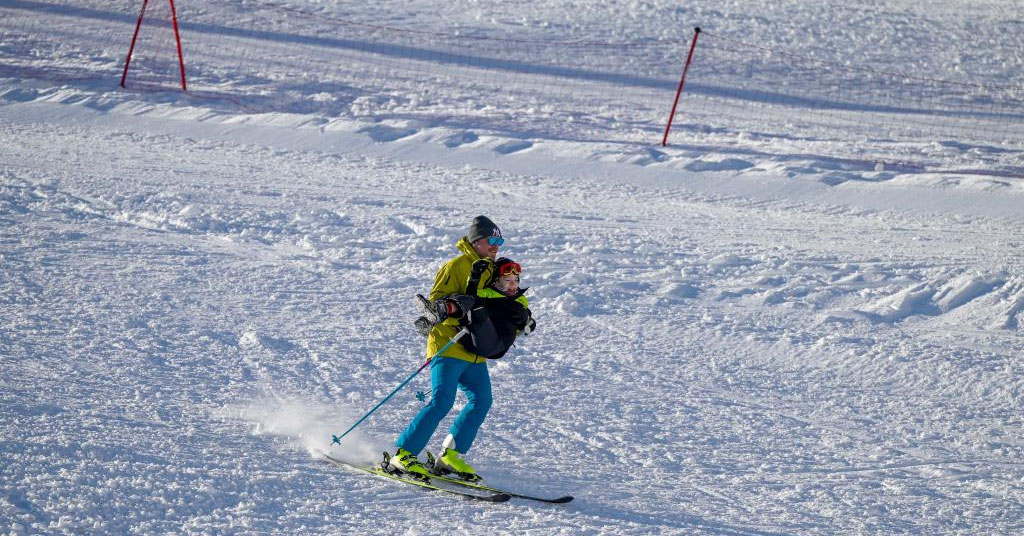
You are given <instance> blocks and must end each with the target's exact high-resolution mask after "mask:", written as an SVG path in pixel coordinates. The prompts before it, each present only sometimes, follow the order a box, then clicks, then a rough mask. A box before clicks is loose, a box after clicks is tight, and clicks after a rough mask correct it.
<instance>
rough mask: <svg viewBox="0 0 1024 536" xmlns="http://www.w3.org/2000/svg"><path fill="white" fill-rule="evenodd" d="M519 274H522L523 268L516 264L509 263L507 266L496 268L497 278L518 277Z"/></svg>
mask: <svg viewBox="0 0 1024 536" xmlns="http://www.w3.org/2000/svg"><path fill="white" fill-rule="evenodd" d="M521 273H523V267H522V266H519V263H518V262H510V263H508V264H502V265H501V267H500V268H498V275H499V276H503V275H519V274H521Z"/></svg>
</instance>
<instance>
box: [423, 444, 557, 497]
mask: <svg viewBox="0 0 1024 536" xmlns="http://www.w3.org/2000/svg"><path fill="white" fill-rule="evenodd" d="M434 459H435V457H434V453H432V452H430V451H427V460H428V461H429V463H428V465H429V466H430V467H433V466H434V464H433V460H434ZM431 478H435V479H437V480H443V481H445V482H451V483H452V484H458V485H460V486H465V487H467V488H473V489H479V490H483V491H490V492H493V493H503V494H505V495H509V496H512V497H515V498H517V499H526V500H530V501H538V502H543V503H549V504H565V503H568V502H572V501H573V500H574V499H575V497H573V496H572V495H563V496H561V497H538V496H536V495H528V494H525V493H516V492H514V491H509V490H505V489H500V488H495V487H492V486H488V485H486V484H481V483H479V482H470V481H468V480H462V479H460V478H452V477H449V476H445V475H442V474H438V473H435V472H433V471H431Z"/></svg>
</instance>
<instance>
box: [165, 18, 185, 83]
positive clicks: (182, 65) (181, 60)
mask: <svg viewBox="0 0 1024 536" xmlns="http://www.w3.org/2000/svg"><path fill="white" fill-rule="evenodd" d="M167 1H168V2H170V3H171V24H172V25H173V26H174V40H175V41H176V42H177V43H178V66H179V67H180V68H181V90H182V91H188V86H187V85H186V84H185V57H184V55H182V53H181V35H180V34H179V33H178V12H177V11H176V10H175V9H174V0H167Z"/></svg>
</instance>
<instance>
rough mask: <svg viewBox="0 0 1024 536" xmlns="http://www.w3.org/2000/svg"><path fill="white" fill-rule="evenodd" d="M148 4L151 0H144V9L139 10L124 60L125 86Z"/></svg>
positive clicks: (123, 74)
mask: <svg viewBox="0 0 1024 536" xmlns="http://www.w3.org/2000/svg"><path fill="white" fill-rule="evenodd" d="M147 4H149V0H142V10H140V11H139V21H138V22H136V23H135V33H134V34H132V44H131V46H130V47H128V57H127V58H125V60H124V73H122V74H121V87H124V81H125V79H126V78H128V66H129V65H131V63H132V53H133V52H134V51H135V40H136V39H138V38H139V29H140V28H142V16H143V15H145V14H146V5H147Z"/></svg>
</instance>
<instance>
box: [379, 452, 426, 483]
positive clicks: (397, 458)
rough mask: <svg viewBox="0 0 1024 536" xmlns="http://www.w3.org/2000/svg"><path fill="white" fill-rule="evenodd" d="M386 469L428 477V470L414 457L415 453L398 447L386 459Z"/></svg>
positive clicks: (417, 476) (418, 476)
mask: <svg viewBox="0 0 1024 536" xmlns="http://www.w3.org/2000/svg"><path fill="white" fill-rule="evenodd" d="M387 465H388V466H387V469H389V470H391V471H392V472H399V473H405V474H408V475H412V476H414V477H416V478H422V479H427V478H430V471H428V470H427V468H426V467H424V466H423V464H422V463H420V461H419V460H417V459H416V455H415V454H413V453H411V452H409V451H407V450H405V449H398V452H396V453H395V455H394V456H391V458H390V459H389V460H388V464H387Z"/></svg>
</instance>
